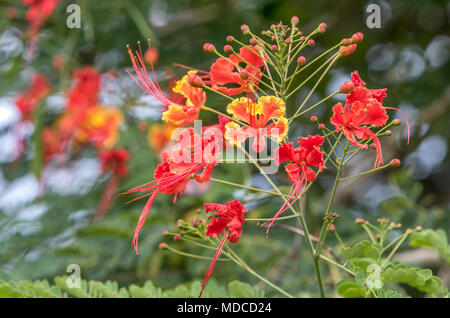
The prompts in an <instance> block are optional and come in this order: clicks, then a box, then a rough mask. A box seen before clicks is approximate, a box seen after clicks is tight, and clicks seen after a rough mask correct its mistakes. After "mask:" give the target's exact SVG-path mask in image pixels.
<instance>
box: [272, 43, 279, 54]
mask: <svg viewBox="0 0 450 318" xmlns="http://www.w3.org/2000/svg"><path fill="white" fill-rule="evenodd" d="M270 49H271V50H272V51H274V52H276V51H278V46H277V45H275V44H274V45H272V46H271V47H270Z"/></svg>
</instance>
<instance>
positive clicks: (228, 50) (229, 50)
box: [223, 44, 233, 54]
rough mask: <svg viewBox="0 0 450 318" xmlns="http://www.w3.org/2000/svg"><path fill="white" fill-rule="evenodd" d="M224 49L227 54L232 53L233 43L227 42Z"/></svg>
mask: <svg viewBox="0 0 450 318" xmlns="http://www.w3.org/2000/svg"><path fill="white" fill-rule="evenodd" d="M223 51H224V52H225V53H226V54H232V53H233V47H232V46H231V45H229V44H227V45H225V46H224V47H223Z"/></svg>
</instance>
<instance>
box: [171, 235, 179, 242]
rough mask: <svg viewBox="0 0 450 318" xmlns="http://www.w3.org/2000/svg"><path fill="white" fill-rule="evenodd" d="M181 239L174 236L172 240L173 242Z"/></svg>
mask: <svg viewBox="0 0 450 318" xmlns="http://www.w3.org/2000/svg"><path fill="white" fill-rule="evenodd" d="M180 239H181V237H180V236H179V235H174V237H173V240H174V241H179V240H180Z"/></svg>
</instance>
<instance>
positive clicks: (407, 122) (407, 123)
mask: <svg viewBox="0 0 450 318" xmlns="http://www.w3.org/2000/svg"><path fill="white" fill-rule="evenodd" d="M383 107H384V106H383ZM384 108H386V109H392V110H396V111H398V112H399V113H400V114H402V115H403V116H404V117H405V120H406V128H407V129H408V139H407V141H406V144H407V145H409V121H408V116H406V114H405V113H404V112H402V111H401V110H400V109H398V108H395V107H384Z"/></svg>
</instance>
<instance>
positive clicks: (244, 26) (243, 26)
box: [241, 24, 250, 34]
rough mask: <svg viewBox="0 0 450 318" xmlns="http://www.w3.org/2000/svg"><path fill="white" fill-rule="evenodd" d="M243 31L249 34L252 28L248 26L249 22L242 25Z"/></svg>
mask: <svg viewBox="0 0 450 318" xmlns="http://www.w3.org/2000/svg"><path fill="white" fill-rule="evenodd" d="M241 31H242V33H243V34H248V33H249V32H250V29H249V28H248V25H247V24H243V25H241Z"/></svg>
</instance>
